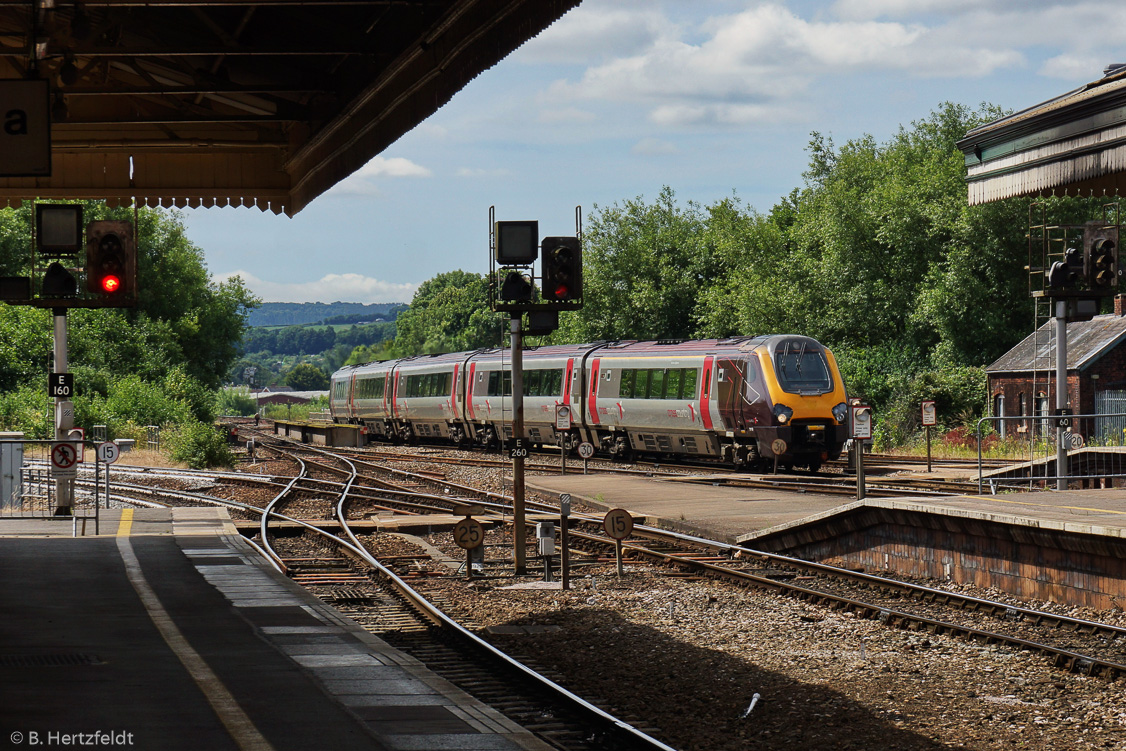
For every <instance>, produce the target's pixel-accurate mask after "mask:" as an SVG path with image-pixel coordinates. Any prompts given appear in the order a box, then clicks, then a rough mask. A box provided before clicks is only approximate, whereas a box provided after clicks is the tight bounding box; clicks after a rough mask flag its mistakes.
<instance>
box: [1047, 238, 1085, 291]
mask: <svg viewBox="0 0 1126 751" xmlns="http://www.w3.org/2000/svg"><path fill="white" fill-rule="evenodd" d="M1082 275H1083V254H1082V253H1081V252H1080V251H1079V248H1068V249H1067V250H1065V251H1064V254H1063V260H1062V261H1055V262H1054V263H1052V265H1051V267H1050V268H1049V269H1048V288H1049V289H1054V290H1062V289H1070V288H1073V287H1075V286H1076V285H1077V284H1078V283H1079V280H1080V278H1081V277H1082Z"/></svg>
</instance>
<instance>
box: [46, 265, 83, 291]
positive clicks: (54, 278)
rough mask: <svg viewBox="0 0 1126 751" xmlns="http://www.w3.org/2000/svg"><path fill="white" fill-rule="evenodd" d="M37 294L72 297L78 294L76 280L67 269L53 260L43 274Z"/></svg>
mask: <svg viewBox="0 0 1126 751" xmlns="http://www.w3.org/2000/svg"><path fill="white" fill-rule="evenodd" d="M39 294H40V295H41V296H43V297H74V296H75V295H77V294H78V282H77V281H75V279H74V275H73V274H71V273H70V270H69V269H67V268H66V267H65V266H63V265H62V264H61V263H59V262H58V261H53V262H52V263H51V265H50V266H48V267H47V271H46V272H44V274H43V283H42V285H40V287H39Z"/></svg>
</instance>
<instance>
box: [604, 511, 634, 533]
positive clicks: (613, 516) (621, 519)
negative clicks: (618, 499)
mask: <svg viewBox="0 0 1126 751" xmlns="http://www.w3.org/2000/svg"><path fill="white" fill-rule="evenodd" d="M602 528H603V529H605V530H606V534H608V535H610V537H613V538H614V539H615V540H624V539H625V538H627V537H629V534H630V532H632V531H633V517H632V516H630V513H629V512H628V511H626V510H625V509H624V508H615V509H610V510H609V511H607V512H606V517H605V518H604V519H603V520H602Z"/></svg>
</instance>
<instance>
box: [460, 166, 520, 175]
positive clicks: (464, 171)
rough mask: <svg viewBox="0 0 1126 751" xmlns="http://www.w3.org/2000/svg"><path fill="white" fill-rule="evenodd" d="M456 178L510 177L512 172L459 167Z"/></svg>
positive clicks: (502, 169)
mask: <svg viewBox="0 0 1126 751" xmlns="http://www.w3.org/2000/svg"><path fill="white" fill-rule="evenodd" d="M455 174H456V175H457V176H458V177H512V170H509V169H505V168H504V167H496V168H493V169H485V168H482V167H461V168H460V169H458V171H457V172H456V173H455Z"/></svg>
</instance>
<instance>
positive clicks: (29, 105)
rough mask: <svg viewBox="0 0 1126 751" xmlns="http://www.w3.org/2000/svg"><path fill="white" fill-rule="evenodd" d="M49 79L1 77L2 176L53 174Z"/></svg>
mask: <svg viewBox="0 0 1126 751" xmlns="http://www.w3.org/2000/svg"><path fill="white" fill-rule="evenodd" d="M50 103H51V94H50V90H49V88H48V85H47V81H46V80H43V79H37V80H32V81H25V80H9V81H3V80H0V177H35V176H38V177H43V176H47V175H50V174H51V116H50V110H51V104H50Z"/></svg>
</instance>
